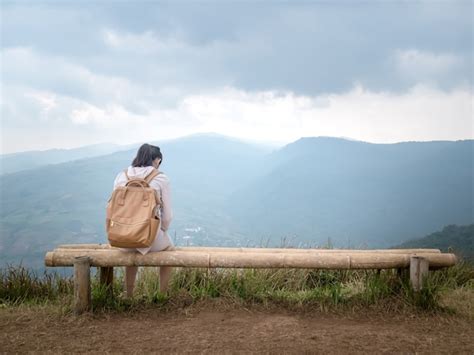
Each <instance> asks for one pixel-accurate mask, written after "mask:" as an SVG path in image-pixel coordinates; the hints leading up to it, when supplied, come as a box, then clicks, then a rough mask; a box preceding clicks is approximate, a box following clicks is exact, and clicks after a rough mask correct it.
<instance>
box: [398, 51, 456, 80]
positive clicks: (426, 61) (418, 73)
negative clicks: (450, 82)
mask: <svg viewBox="0 0 474 355" xmlns="http://www.w3.org/2000/svg"><path fill="white" fill-rule="evenodd" d="M395 62H396V66H397V69H398V71H399V72H400V73H401V74H402V75H403V76H404V77H408V78H410V79H414V80H416V81H436V80H437V79H440V78H441V79H442V78H445V77H446V76H447V75H450V74H453V73H454V72H456V71H457V70H458V69H459V67H461V66H464V64H465V63H464V60H463V58H462V57H461V56H459V55H456V54H453V53H433V52H429V51H422V50H418V49H408V50H397V51H396V53H395Z"/></svg>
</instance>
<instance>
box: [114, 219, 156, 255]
mask: <svg viewBox="0 0 474 355" xmlns="http://www.w3.org/2000/svg"><path fill="white" fill-rule="evenodd" d="M106 225H107V235H108V237H109V242H110V245H112V246H113V247H119V248H146V247H149V246H150V245H151V244H152V243H153V241H154V240H155V238H156V233H157V231H158V228H159V225H160V220H159V219H157V218H150V219H147V220H145V221H141V222H136V223H133V224H130V223H122V222H119V221H116V220H111V219H109V218H107V219H106Z"/></svg>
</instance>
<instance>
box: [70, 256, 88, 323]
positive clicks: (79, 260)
mask: <svg viewBox="0 0 474 355" xmlns="http://www.w3.org/2000/svg"><path fill="white" fill-rule="evenodd" d="M90 309H91V278H90V259H89V258H88V257H87V256H80V257H76V258H75V259H74V313H75V314H76V315H79V314H81V313H84V312H87V311H89V310H90Z"/></svg>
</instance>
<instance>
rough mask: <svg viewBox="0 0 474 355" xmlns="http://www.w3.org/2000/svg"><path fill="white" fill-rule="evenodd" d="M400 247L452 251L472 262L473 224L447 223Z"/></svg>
mask: <svg viewBox="0 0 474 355" xmlns="http://www.w3.org/2000/svg"><path fill="white" fill-rule="evenodd" d="M397 247H401V248H438V249H441V250H442V251H453V252H455V253H456V254H457V255H460V256H462V257H463V258H464V259H465V260H468V261H470V262H474V224H469V225H466V226H457V225H454V224H451V225H448V226H446V227H444V228H443V230H441V231H438V232H434V233H431V234H430V235H427V236H426V237H423V238H420V239H413V240H409V241H407V242H405V243H402V244H400V245H399V246H397Z"/></svg>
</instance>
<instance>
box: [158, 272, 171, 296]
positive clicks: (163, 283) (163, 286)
mask: <svg viewBox="0 0 474 355" xmlns="http://www.w3.org/2000/svg"><path fill="white" fill-rule="evenodd" d="M172 270H173V268H172V267H171V266H160V292H162V293H166V291H168V284H169V281H170V278H171V271H172Z"/></svg>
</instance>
